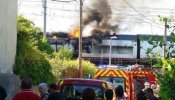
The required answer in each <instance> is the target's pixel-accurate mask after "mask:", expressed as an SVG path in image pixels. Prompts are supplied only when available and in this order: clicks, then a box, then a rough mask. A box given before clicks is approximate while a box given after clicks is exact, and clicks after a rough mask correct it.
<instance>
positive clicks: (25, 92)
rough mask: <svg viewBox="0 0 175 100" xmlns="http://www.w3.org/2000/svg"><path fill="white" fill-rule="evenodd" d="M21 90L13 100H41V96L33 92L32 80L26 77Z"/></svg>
mask: <svg viewBox="0 0 175 100" xmlns="http://www.w3.org/2000/svg"><path fill="white" fill-rule="evenodd" d="M21 90H22V91H21V92H19V93H17V94H16V95H15V96H14V97H13V100H40V98H39V96H38V95H37V94H35V93H34V92H33V91H32V79H31V78H29V77H26V78H23V79H22V81H21Z"/></svg>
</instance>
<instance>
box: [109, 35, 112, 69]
mask: <svg viewBox="0 0 175 100" xmlns="http://www.w3.org/2000/svg"><path fill="white" fill-rule="evenodd" d="M111 53H112V38H110V46H109V66H111Z"/></svg>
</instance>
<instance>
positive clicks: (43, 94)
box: [39, 83, 49, 100]
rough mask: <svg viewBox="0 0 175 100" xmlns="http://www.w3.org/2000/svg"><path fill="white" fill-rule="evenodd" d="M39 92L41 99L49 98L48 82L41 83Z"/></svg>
mask: <svg viewBox="0 0 175 100" xmlns="http://www.w3.org/2000/svg"><path fill="white" fill-rule="evenodd" d="M39 92H40V98H41V100H47V99H48V97H49V93H48V92H47V84H46V83H41V84H39Z"/></svg>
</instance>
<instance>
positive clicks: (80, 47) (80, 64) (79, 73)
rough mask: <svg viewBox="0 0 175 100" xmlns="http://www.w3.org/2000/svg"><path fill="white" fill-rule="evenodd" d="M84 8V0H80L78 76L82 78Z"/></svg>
mask: <svg viewBox="0 0 175 100" xmlns="http://www.w3.org/2000/svg"><path fill="white" fill-rule="evenodd" d="M82 8H83V2H82V0H80V33H79V55H78V58H79V63H78V68H79V71H78V76H79V78H82V31H83V21H82V17H83V14H82Z"/></svg>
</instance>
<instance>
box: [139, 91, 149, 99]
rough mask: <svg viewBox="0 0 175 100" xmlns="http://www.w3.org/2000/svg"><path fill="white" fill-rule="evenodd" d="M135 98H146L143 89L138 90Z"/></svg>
mask: <svg viewBox="0 0 175 100" xmlns="http://www.w3.org/2000/svg"><path fill="white" fill-rule="evenodd" d="M137 100H147V99H146V93H145V92H144V91H139V92H138V94H137Z"/></svg>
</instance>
